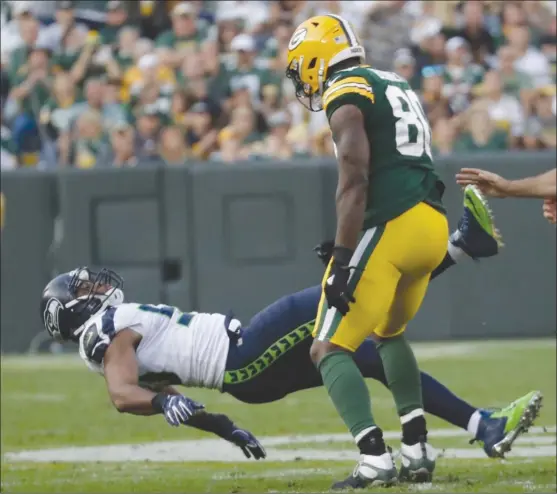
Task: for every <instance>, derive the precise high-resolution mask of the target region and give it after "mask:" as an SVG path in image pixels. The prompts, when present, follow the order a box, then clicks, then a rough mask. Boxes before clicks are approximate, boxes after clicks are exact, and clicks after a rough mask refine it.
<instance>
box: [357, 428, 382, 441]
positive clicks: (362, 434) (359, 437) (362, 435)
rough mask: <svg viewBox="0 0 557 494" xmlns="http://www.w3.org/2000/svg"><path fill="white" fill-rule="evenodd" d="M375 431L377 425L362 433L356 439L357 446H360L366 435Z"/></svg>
mask: <svg viewBox="0 0 557 494" xmlns="http://www.w3.org/2000/svg"><path fill="white" fill-rule="evenodd" d="M373 429H377V426H376V425H373V426H371V427H368V428H367V429H364V430H363V431H362V432H360V433H359V434H358V435H357V436H356V437H355V438H354V441H356V444H358V443H359V442H360V441H361V440H362V438H363V437H364V436H365V435H366V434H369V433H370V432H371V431H372V430H373Z"/></svg>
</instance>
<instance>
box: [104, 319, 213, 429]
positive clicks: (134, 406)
mask: <svg viewBox="0 0 557 494" xmlns="http://www.w3.org/2000/svg"><path fill="white" fill-rule="evenodd" d="M140 341H141V336H140V335H139V334H138V333H136V332H135V331H133V330H131V329H123V330H121V331H119V332H118V333H117V334H116V336H115V337H114V338H113V340H112V342H111V343H110V345H109V346H108V348H107V349H106V352H105V354H104V360H103V363H104V377H105V380H106V384H107V388H108V393H109V395H110V398H111V400H112V403H113V404H114V406H115V407H116V409H117V410H118V411H119V412H125V413H131V414H134V415H155V414H159V413H162V414H164V417H165V419H166V421H167V422H168V423H169V424H170V425H172V426H178V425H180V424H185V423H187V421H188V420H189V419H191V417H192V416H193V415H195V414H196V413H197V412H198V411H199V410H201V409H203V408H204V407H203V405H201V404H199V403H196V402H195V401H193V400H191V399H189V398H186V397H185V396H182V395H180V394H174V393H172V394H169V393H165V392H160V393H155V392H153V391H151V390H149V389H145V388H142V387H141V386H140V385H139V371H138V366H137V359H136V355H135V351H136V348H137V346H138V345H139V342H140Z"/></svg>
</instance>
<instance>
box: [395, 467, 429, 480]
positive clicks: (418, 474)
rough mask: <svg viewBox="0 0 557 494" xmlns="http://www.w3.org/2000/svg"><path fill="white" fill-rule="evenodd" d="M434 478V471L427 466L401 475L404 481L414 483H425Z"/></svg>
mask: <svg viewBox="0 0 557 494" xmlns="http://www.w3.org/2000/svg"><path fill="white" fill-rule="evenodd" d="M432 478H433V473H432V472H430V471H429V470H428V469H427V468H419V469H418V470H413V471H411V472H407V473H405V475H404V477H402V476H401V480H403V481H404V482H409V483H414V484H424V483H426V482H431V479H432Z"/></svg>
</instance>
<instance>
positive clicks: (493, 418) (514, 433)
mask: <svg viewBox="0 0 557 494" xmlns="http://www.w3.org/2000/svg"><path fill="white" fill-rule="evenodd" d="M354 360H355V361H356V365H357V366H358V368H359V369H360V372H361V373H362V375H363V376H364V377H365V378H371V379H374V380H376V381H379V382H380V383H382V384H383V385H385V386H386V387H388V385H387V378H386V377H385V372H384V370H383V362H382V361H381V358H380V357H379V353H378V352H377V348H376V345H375V342H374V341H373V340H372V339H366V340H365V341H364V342H363V343H362V344H361V345H360V347H359V348H358V350H356V352H355V353H354ZM420 379H421V386H422V399H423V406H424V410H425V412H427V413H429V414H431V415H435V416H436V417H439V418H440V419H442V420H444V421H446V422H448V423H450V424H452V425H454V426H456V427H459V428H461V429H463V430H465V431H468V432H469V433H470V437H471V440H472V441H477V442H479V443H480V445H481V446H482V447H483V449H484V451H485V453H486V455H487V456H491V457H497V456H502V455H503V454H504V453H505V452H506V451H509V450H510V449H511V447H512V445H513V442H514V441H515V440H516V438H517V437H518V436H519V435H520V434H521V433H523V432H524V431H525V430H527V429H528V428H529V427H530V426H531V425H532V423H533V421H534V419H535V418H536V417H537V415H538V413H539V410H540V407H541V403H542V394H541V393H540V392H539V391H531V392H529V393H527V394H526V395H524V396H522V397H520V398H518V399H516V400H515V401H513V402H512V403H510V404H509V405H508V406H506V407H505V408H503V409H501V410H498V411H495V412H494V411H488V410H485V409H482V408H479V407H475V406H473V405H471V404H469V403H468V402H467V401H465V400H464V399H462V398H461V397H459V396H458V395H456V394H454V393H453V392H452V391H451V390H450V389H449V388H447V387H446V386H445V385H443V384H442V383H440V382H439V381H438V380H437V379H435V377H433V376H431V375H429V374H428V373H426V372H423V371H422V372H421V373H420Z"/></svg>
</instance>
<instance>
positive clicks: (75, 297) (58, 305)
mask: <svg viewBox="0 0 557 494" xmlns="http://www.w3.org/2000/svg"><path fill="white" fill-rule="evenodd" d="M123 287H124V280H123V279H122V277H121V276H120V275H118V274H117V273H115V272H114V271H111V270H110V269H106V268H105V269H101V270H100V271H98V272H95V271H92V270H91V269H89V268H87V267H81V268H77V269H74V270H73V271H70V272H69V273H64V274H61V275H58V276H56V278H54V279H53V280H52V281H50V283H49V284H48V285H46V288H45V289H44V291H43V296H42V300H41V316H42V319H43V324H44V327H45V328H46V330H47V331H48V333H49V335H50V336H51V337H52V338H54V339H57V340H63V341H68V340H69V341H75V342H78V341H79V335H80V334H81V332H82V331H83V325H84V324H85V323H86V322H87V321H88V320H89V318H91V317H92V316H93V315H94V314H96V313H97V312H101V311H103V310H105V309H106V308H107V307H108V306H116V305H119V304H121V303H122V302H123V301H124V292H123V291H122V288H123Z"/></svg>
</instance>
